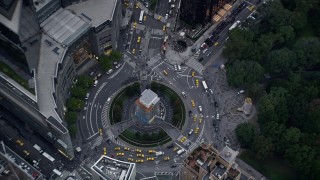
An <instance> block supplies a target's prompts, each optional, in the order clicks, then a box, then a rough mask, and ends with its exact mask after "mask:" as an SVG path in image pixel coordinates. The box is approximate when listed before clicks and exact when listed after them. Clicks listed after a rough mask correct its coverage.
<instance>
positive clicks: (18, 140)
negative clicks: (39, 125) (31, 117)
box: [16, 139, 24, 146]
mask: <svg viewBox="0 0 320 180" xmlns="http://www.w3.org/2000/svg"><path fill="white" fill-rule="evenodd" d="M16 142H17V144H19V145H20V146H23V145H24V143H23V142H22V141H21V140H20V139H17V141H16Z"/></svg>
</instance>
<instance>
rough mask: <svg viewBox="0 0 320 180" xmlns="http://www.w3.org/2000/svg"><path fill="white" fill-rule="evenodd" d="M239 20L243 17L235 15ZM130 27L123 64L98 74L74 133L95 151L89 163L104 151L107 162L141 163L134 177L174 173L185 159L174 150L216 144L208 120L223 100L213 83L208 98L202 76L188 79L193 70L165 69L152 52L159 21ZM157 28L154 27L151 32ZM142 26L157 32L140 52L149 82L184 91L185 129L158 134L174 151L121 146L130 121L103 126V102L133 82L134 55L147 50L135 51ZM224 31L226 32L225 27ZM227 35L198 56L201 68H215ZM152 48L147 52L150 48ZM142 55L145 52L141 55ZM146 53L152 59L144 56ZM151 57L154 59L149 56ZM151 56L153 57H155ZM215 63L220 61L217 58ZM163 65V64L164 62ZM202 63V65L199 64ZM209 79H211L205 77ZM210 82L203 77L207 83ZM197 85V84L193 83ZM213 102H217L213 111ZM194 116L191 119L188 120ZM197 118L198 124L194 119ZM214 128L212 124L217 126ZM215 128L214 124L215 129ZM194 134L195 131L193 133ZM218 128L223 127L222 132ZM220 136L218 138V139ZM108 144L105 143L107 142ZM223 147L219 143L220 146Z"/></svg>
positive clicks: (159, 35) (105, 115) (158, 36)
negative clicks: (111, 159)
mask: <svg viewBox="0 0 320 180" xmlns="http://www.w3.org/2000/svg"><path fill="white" fill-rule="evenodd" d="M134 13H135V14H136V15H137V14H139V13H140V10H139V9H138V10H137V9H136V8H134ZM241 16H244V15H241ZM130 23H131V26H130V29H129V30H128V32H127V38H126V41H127V43H128V44H130V46H129V48H128V49H127V51H125V52H124V57H125V58H124V60H125V63H124V65H123V66H122V67H121V68H120V69H118V70H117V71H115V72H113V73H112V74H110V75H106V74H105V75H103V76H102V77H101V78H100V79H99V83H98V85H97V86H96V87H93V88H92V89H91V91H90V97H89V99H88V100H87V101H86V102H85V108H84V110H82V112H81V113H80V117H81V121H80V131H81V134H82V137H83V139H84V140H85V142H87V144H88V146H89V147H90V148H91V149H95V152H94V151H93V152H94V153H93V154H92V153H90V158H93V157H94V158H98V157H99V156H101V154H104V152H103V149H104V148H106V149H107V151H106V152H105V154H106V155H107V156H110V157H115V158H118V159H120V160H125V161H128V160H129V159H128V158H132V159H134V160H137V159H144V162H143V163H138V164H137V165H138V166H137V167H138V169H137V170H138V172H140V173H144V174H145V173H154V172H155V171H162V172H165V171H176V170H178V169H179V168H178V167H179V166H177V168H171V167H170V166H171V165H172V164H174V163H175V164H178V165H179V164H181V163H182V160H183V159H184V157H185V154H186V153H183V154H181V155H177V152H176V151H174V149H176V148H178V149H184V150H185V151H186V152H187V153H189V152H190V151H192V150H193V149H194V148H196V147H197V145H198V144H200V143H201V142H202V141H204V142H207V143H216V139H217V136H218V134H219V133H220V131H219V130H217V131H216V129H215V128H214V127H213V125H212V124H213V121H215V116H216V111H219V112H220V111H221V110H222V108H221V107H220V106H222V107H224V105H223V104H222V102H224V101H223V99H220V98H222V97H220V94H221V92H219V91H217V90H216V89H217V87H215V85H216V84H213V85H212V83H211V84H210V85H209V88H212V90H213V94H210V93H208V92H206V91H205V90H204V88H203V87H202V83H201V81H202V80H204V76H205V75H204V76H202V75H200V74H198V73H196V74H195V76H194V77H192V76H191V74H192V72H193V71H195V70H194V69H193V68H191V67H189V66H186V65H184V66H181V70H180V71H175V69H174V66H173V65H170V64H168V63H167V62H165V61H164V60H163V59H161V58H160V56H159V51H160V48H159V47H156V46H157V44H159V46H161V43H162V41H163V40H162V38H163V36H164V34H163V31H162V27H163V25H164V23H162V22H159V21H158V20H155V19H152V17H151V16H149V15H147V21H146V22H144V23H142V24H136V26H135V25H134V22H130ZM157 26H159V27H157ZM145 27H151V28H152V27H157V28H152V31H150V32H152V34H151V35H152V36H149V37H148V38H150V42H149V45H148V43H147V45H146V47H148V48H150V50H149V51H152V53H149V56H151V57H150V60H149V61H148V65H149V66H150V68H151V71H152V72H151V73H150V76H151V78H155V79H157V80H158V81H160V82H161V83H164V84H166V85H167V86H168V87H170V88H172V89H173V90H174V91H175V92H176V93H178V94H179V95H180V97H182V96H181V92H185V93H186V95H187V97H186V98H182V100H183V101H184V104H185V108H186V120H185V125H184V126H183V129H182V130H178V129H176V128H173V127H171V126H170V125H167V124H165V123H164V124H163V129H164V130H165V131H166V132H167V133H168V134H169V135H170V137H171V138H172V140H173V144H174V148H170V149H169V148H167V147H166V146H167V145H162V146H157V147H154V148H138V147H134V146H131V145H128V144H127V143H124V142H123V141H122V140H120V139H118V138H117V136H118V135H119V134H120V133H121V132H122V131H124V130H125V129H126V128H128V127H130V126H131V125H132V122H130V121H129V120H127V121H124V122H121V123H117V124H114V125H110V124H109V123H108V117H109V113H108V105H107V104H106V100H107V99H108V98H109V97H112V98H113V97H114V96H115V95H116V93H117V92H119V91H120V89H121V88H122V87H124V86H125V85H127V84H130V83H131V82H134V81H136V80H137V78H136V77H134V75H133V73H134V72H135V69H134V68H133V67H135V66H136V63H137V62H142V61H141V60H140V59H139V57H138V56H139V50H140V49H142V51H143V53H142V54H146V53H144V51H148V48H146V49H144V48H141V47H144V46H142V45H143V44H144V42H145V40H144V39H145V38H146V37H144V34H146V32H145V31H146V28H145ZM226 29H228V28H226ZM227 31H228V30H224V31H223V32H222V35H221V36H220V40H221V42H220V45H219V46H218V47H212V49H210V50H208V53H207V54H203V53H201V56H199V58H200V57H203V58H204V62H205V63H206V66H207V65H209V63H210V62H208V61H210V60H209V59H213V60H214V61H215V63H216V64H219V63H220V62H217V59H218V58H220V55H218V54H219V53H221V49H222V45H223V44H224V41H225V39H226V36H227V33H228V32H227ZM139 37H140V38H141V42H138V40H137V39H140V38H139ZM152 46H154V47H153V48H151V47H152ZM147 53H148V52H147ZM150 54H152V55H150ZM155 54H156V55H155ZM155 57H156V58H155ZM219 60H220V59H219ZM167 61H168V60H167ZM204 62H203V63H204ZM210 66H212V65H210ZM164 70H166V71H167V72H168V75H164V74H163V71H164ZM211 76H212V75H211ZM210 78H212V79H213V77H210V75H209V77H208V76H207V77H206V80H207V79H210ZM196 81H198V84H197V83H196ZM191 100H194V102H195V106H194V107H193V106H192V104H191ZM214 102H218V104H219V107H220V108H218V109H216V108H215V106H214ZM198 106H202V112H201V113H200V112H199V108H198ZM189 111H192V114H193V116H191V117H189V113H188V112H189ZM195 116H196V118H194V117H195ZM200 119H201V120H200ZM217 123H218V122H217ZM218 127H219V124H218ZM196 129H198V132H197V133H196ZM222 129H223V128H222ZM191 130H193V132H192V133H191V134H190V135H189V132H190V131H191ZM221 134H222V133H220V135H219V137H220V136H221V137H222V135H221ZM183 137H185V138H186V140H185V141H184V142H181V139H182V138H183ZM108 140H110V141H108ZM220 143H221V145H223V142H220ZM125 147H129V148H130V149H125ZM137 148H138V149H141V153H137V152H136V149H137ZM149 149H154V150H156V151H162V152H164V153H165V154H164V155H163V156H156V155H155V154H149V153H148V150H149ZM120 152H121V153H123V155H119V154H118V155H119V156H117V153H120ZM137 154H144V157H143V158H142V157H137ZM167 156H169V157H170V160H168V161H165V160H164V157H167ZM150 157H153V158H154V160H152V161H147V160H146V159H147V158H150Z"/></svg>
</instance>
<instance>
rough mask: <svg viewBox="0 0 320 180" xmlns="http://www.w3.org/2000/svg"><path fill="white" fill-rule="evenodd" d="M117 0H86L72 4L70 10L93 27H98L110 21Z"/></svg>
mask: <svg viewBox="0 0 320 180" xmlns="http://www.w3.org/2000/svg"><path fill="white" fill-rule="evenodd" d="M117 1H118V0H87V1H83V2H81V3H77V4H73V5H70V6H68V7H66V9H70V10H71V11H72V12H74V13H76V14H77V15H78V16H80V17H83V18H85V19H87V20H89V21H90V22H91V24H92V26H93V27H98V26H100V25H101V24H103V23H104V22H106V21H108V20H109V21H112V18H113V14H114V10H115V8H116V4H117Z"/></svg>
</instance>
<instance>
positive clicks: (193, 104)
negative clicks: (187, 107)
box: [191, 99, 195, 107]
mask: <svg viewBox="0 0 320 180" xmlns="http://www.w3.org/2000/svg"><path fill="white" fill-rule="evenodd" d="M191 105H192V107H194V106H195V103H194V100H193V99H191Z"/></svg>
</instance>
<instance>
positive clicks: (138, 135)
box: [135, 131, 141, 139]
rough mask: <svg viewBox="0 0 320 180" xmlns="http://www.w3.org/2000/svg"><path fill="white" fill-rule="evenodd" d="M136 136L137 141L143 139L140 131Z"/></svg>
mask: <svg viewBox="0 0 320 180" xmlns="http://www.w3.org/2000/svg"><path fill="white" fill-rule="evenodd" d="M135 136H136V138H137V139H141V132H140V131H136V133H135Z"/></svg>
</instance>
